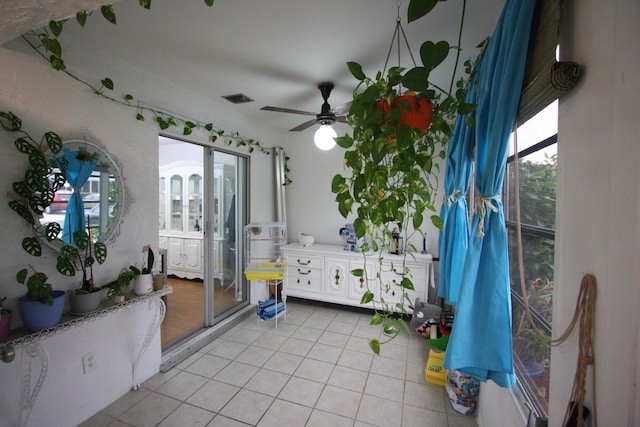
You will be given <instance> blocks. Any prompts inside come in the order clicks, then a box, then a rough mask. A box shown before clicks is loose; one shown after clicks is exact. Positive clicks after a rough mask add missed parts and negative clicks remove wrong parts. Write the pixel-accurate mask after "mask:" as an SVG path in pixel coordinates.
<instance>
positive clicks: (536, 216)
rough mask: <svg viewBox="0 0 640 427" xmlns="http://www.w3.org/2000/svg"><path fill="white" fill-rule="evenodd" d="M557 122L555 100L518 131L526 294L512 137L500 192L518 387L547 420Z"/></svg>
mask: <svg viewBox="0 0 640 427" xmlns="http://www.w3.org/2000/svg"><path fill="white" fill-rule="evenodd" d="M557 123H558V104H557V101H555V102H553V103H552V104H550V105H549V106H548V107H546V108H545V109H544V110H542V111H541V112H539V113H538V114H537V115H535V116H534V117H533V118H531V119H530V120H528V121H527V122H526V123H524V124H522V125H521V126H519V127H518V134H517V146H518V157H519V159H518V173H519V181H520V185H519V197H520V216H521V218H520V222H521V224H520V229H521V233H522V254H523V261H524V280H525V287H526V292H527V295H526V296H524V295H523V293H522V291H521V286H520V272H519V267H518V244H517V236H516V230H517V221H516V204H515V202H516V191H515V166H516V164H515V156H514V153H515V142H516V141H515V140H514V137H513V135H512V139H511V143H510V144H511V148H510V156H509V158H508V160H507V171H506V175H505V181H504V188H503V200H504V205H505V219H506V225H507V233H508V240H509V263H510V266H509V267H510V272H511V301H512V307H513V328H512V334H513V345H514V348H513V350H514V365H515V369H516V375H517V377H518V382H519V384H520V385H521V387H522V388H523V390H524V393H525V394H526V395H527V397H528V399H529V400H530V401H531V403H532V404H533V407H534V410H535V411H536V412H537V413H538V415H540V416H542V417H547V413H548V403H549V359H550V357H549V356H550V347H549V339H550V337H551V327H552V292H553V286H554V282H553V273H554V250H555V212H556V165H557V161H556V159H557V158H556V154H557V141H558V138H557V134H558V127H557ZM524 298H527V301H528V302H529V307H530V310H531V317H532V319H533V321H534V323H535V324H536V326H537V331H541V332H542V333H543V334H544V335H545V336H546V338H544V337H542V338H541V337H540V336H539V332H536V329H535V328H533V327H532V326H531V324H530V322H528V320H527V319H526V316H525V308H524V307H525V304H524Z"/></svg>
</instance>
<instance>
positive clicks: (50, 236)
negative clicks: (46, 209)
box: [45, 222, 62, 242]
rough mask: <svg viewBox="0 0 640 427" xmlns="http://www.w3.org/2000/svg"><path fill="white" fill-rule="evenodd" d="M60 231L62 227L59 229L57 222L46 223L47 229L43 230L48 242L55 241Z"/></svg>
mask: <svg viewBox="0 0 640 427" xmlns="http://www.w3.org/2000/svg"><path fill="white" fill-rule="evenodd" d="M61 230H62V227H60V224H58V223H57V222H50V223H48V224H47V227H46V228H45V234H46V236H47V240H48V241H50V242H51V241H53V240H55V239H56V238H57V237H58V235H59V234H60V231H61Z"/></svg>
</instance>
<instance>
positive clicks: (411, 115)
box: [396, 95, 433, 132]
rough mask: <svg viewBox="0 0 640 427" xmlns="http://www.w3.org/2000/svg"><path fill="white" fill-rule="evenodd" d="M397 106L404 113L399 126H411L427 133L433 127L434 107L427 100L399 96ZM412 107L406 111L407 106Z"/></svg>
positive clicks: (414, 96)
mask: <svg viewBox="0 0 640 427" xmlns="http://www.w3.org/2000/svg"><path fill="white" fill-rule="evenodd" d="M396 102H397V105H398V107H400V110H401V111H402V115H401V116H400V118H399V119H398V125H403V124H406V125H409V127H411V128H414V129H420V130H421V131H423V132H426V131H427V130H428V129H429V126H430V125H431V116H432V114H433V105H432V104H431V102H430V101H429V100H428V99H426V98H419V97H417V96H416V95H400V96H398V98H397V100H396ZM407 103H408V105H409V106H410V109H406V108H405V106H406V105H407Z"/></svg>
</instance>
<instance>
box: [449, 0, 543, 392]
mask: <svg viewBox="0 0 640 427" xmlns="http://www.w3.org/2000/svg"><path fill="white" fill-rule="evenodd" d="M534 7H535V0H508V1H507V3H506V5H505V8H504V9H503V11H502V14H501V16H500V19H499V21H498V24H497V25H496V29H495V31H494V33H493V35H492V37H491V40H490V41H489V44H488V46H487V49H486V51H485V53H484V55H483V57H482V63H481V64H480V66H479V70H478V74H477V79H478V88H477V90H478V93H477V104H478V106H477V108H476V111H475V117H476V120H475V135H476V146H475V166H476V171H475V181H476V186H477V189H478V195H479V196H478V200H477V201H476V211H475V213H474V217H473V221H472V228H471V235H470V237H469V247H468V249H467V256H466V258H465V262H464V271H463V273H462V282H461V284H460V295H459V300H458V308H457V310H456V316H455V320H454V325H453V330H452V332H451V337H450V340H449V344H448V346H447V351H446V355H445V359H444V363H443V365H444V366H445V367H446V368H447V369H456V370H458V371H461V372H462V373H465V374H468V375H473V376H475V377H477V378H479V379H480V380H482V381H487V380H492V381H494V382H495V383H496V384H498V385H499V386H501V387H511V385H512V384H513V383H514V382H515V376H514V373H513V352H512V343H511V297H510V292H509V289H510V287H509V259H508V253H507V232H506V228H505V223H504V212H503V206H502V201H501V200H500V191H501V188H502V182H503V178H504V172H505V166H506V160H507V154H508V148H509V135H510V133H511V130H512V128H513V123H514V121H515V116H516V112H517V107H518V102H519V98H520V89H521V86H522V79H523V74H524V66H525V60H526V55H527V46H528V43H529V33H530V28H531V21H532V16H533V11H534Z"/></svg>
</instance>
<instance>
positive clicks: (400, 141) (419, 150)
mask: <svg viewBox="0 0 640 427" xmlns="http://www.w3.org/2000/svg"><path fill="white" fill-rule="evenodd" d="M437 3H438V2H437V1H436V0H411V2H410V4H409V9H408V11H409V12H408V15H409V17H408V21H409V22H412V21H414V20H416V19H418V18H420V17H422V16H424V15H426V14H427V13H429V12H430V11H431V10H432V9H433V7H435V5H436V4H437ZM465 4H466V3H465ZM463 16H464V7H463ZM462 22H463V20H461V26H462ZM398 26H400V20H399V18H398V20H397V27H396V28H397V29H396V32H398ZM402 33H403V34H404V31H402ZM461 33H462V31H460V34H461ZM392 44H393V42H392ZM459 44H460V40H459V41H458V45H459ZM451 49H455V50H456V51H457V52H458V53H457V55H458V57H459V54H460V53H459V49H457V48H455V47H451V46H450V45H449V43H447V42H446V41H440V42H435V43H434V42H432V41H426V42H424V43H423V44H422V46H421V47H420V59H421V62H422V63H421V64H420V65H416V66H414V67H413V68H410V69H406V68H404V67H401V66H395V67H391V68H390V69H389V70H388V71H386V72H384V71H378V72H377V73H376V74H375V76H374V77H370V76H367V75H366V74H365V73H364V71H363V69H362V66H361V65H360V64H358V63H356V62H348V63H347V66H348V68H349V71H350V72H351V74H352V75H353V76H354V77H355V78H356V80H357V81H358V84H357V86H356V88H355V89H354V91H353V99H352V104H351V109H350V111H349V114H348V116H347V123H348V124H349V125H350V127H351V128H352V134H351V135H349V134H346V135H344V136H342V137H338V138H336V143H337V144H338V145H339V146H341V147H342V148H344V149H346V152H345V155H344V165H345V168H346V169H347V172H346V173H345V174H344V175H343V174H338V175H336V176H334V178H333V181H332V192H333V193H335V194H336V201H337V203H338V209H339V211H340V213H341V214H342V215H343V216H344V217H345V218H347V217H348V216H349V215H350V214H352V213H355V215H356V218H355V220H354V221H353V226H354V229H355V233H356V236H357V238H359V239H361V238H362V239H363V241H365V242H368V243H365V244H364V245H363V246H362V247H361V248H360V249H361V251H362V253H363V254H364V256H365V257H366V256H371V254H375V256H377V257H378V260H379V262H378V265H379V266H382V265H383V264H384V263H383V262H382V259H383V258H384V256H385V255H386V254H388V253H390V252H392V249H391V247H392V245H393V241H394V236H393V235H392V231H393V230H394V229H395V228H397V229H398V231H399V233H400V234H401V235H402V239H403V241H404V242H406V243H407V245H406V250H405V251H404V253H403V256H404V258H403V259H407V257H409V259H410V257H411V256H412V253H413V252H416V248H415V247H414V245H413V244H411V243H410V242H411V238H412V237H413V236H414V235H416V234H422V233H423V232H422V230H421V227H422V225H423V223H424V221H425V220H426V219H428V218H429V217H430V219H431V221H432V223H433V224H434V225H435V226H436V227H437V228H442V221H441V220H440V218H439V217H438V215H437V214H436V201H435V194H436V191H437V187H438V180H437V177H436V175H435V174H436V172H439V164H438V160H439V159H444V158H445V157H446V143H447V141H448V140H449V138H450V137H451V136H452V135H453V123H454V121H455V118H456V115H457V114H464V113H468V112H470V111H472V110H473V108H474V106H473V105H469V104H466V103H465V102H464V99H465V96H466V80H465V79H458V81H457V83H456V68H457V64H458V58H456V67H454V70H453V72H452V77H451V85H450V87H449V89H448V90H447V89H445V88H441V87H439V86H436V85H434V84H432V83H431V81H430V80H429V76H430V73H431V72H432V71H433V70H434V69H435V68H436V67H438V66H439V65H440V64H441V63H442V62H443V61H444V60H445V59H446V58H447V56H448V54H449V52H450V50H451ZM465 65H466V71H467V73H468V74H470V73H471V71H472V69H473V64H472V63H471V61H467V62H466V63H465ZM385 67H386V66H385ZM454 84H455V90H454ZM423 237H424V235H423ZM396 269H397V270H398V271H400V269H401V271H402V276H403V277H402V281H401V290H402V293H403V297H402V298H401V302H400V303H396V304H389V303H387V302H386V301H385V299H384V295H385V290H388V289H390V288H392V286H391V284H388V283H383V280H382V277H383V275H382V274H381V271H378V272H376V274H375V275H374V277H367V271H366V270H364V269H357V270H354V271H352V274H354V275H355V276H360V277H364V278H365V283H367V285H368V287H369V288H368V290H367V291H366V292H365V293H364V295H363V297H362V301H361V302H362V303H363V304H369V305H371V304H373V306H374V309H375V313H374V316H373V319H372V321H371V323H372V324H382V325H383V330H384V335H385V338H387V339H393V338H394V337H395V336H397V335H398V333H399V332H400V330H401V329H406V330H407V331H408V328H407V325H406V323H405V322H404V320H403V318H402V316H397V313H400V314H406V313H407V307H408V306H409V305H410V304H411V303H412V301H410V300H409V297H408V294H407V290H413V289H414V288H413V283H412V282H411V276H412V274H411V272H410V271H409V270H408V269H407V268H406V267H405V264H404V262H402V265H401V266H396ZM374 288H375V289H374ZM369 345H370V347H371V348H372V350H373V351H374V352H375V353H376V354H378V353H379V352H380V341H379V340H378V339H372V340H370V342H369Z"/></svg>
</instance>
